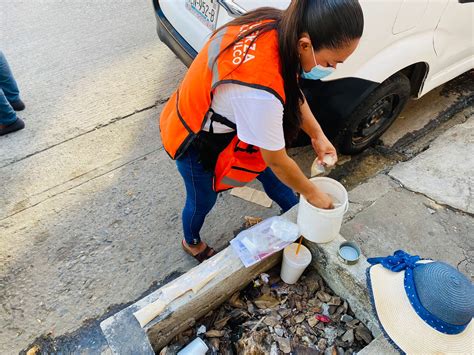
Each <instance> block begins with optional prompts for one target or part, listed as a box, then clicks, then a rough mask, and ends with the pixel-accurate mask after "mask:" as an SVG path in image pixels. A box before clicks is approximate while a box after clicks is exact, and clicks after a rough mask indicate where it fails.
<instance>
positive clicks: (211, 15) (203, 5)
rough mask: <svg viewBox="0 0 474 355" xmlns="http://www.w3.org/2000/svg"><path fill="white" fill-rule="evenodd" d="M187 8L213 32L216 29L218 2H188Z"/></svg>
mask: <svg viewBox="0 0 474 355" xmlns="http://www.w3.org/2000/svg"><path fill="white" fill-rule="evenodd" d="M186 8H187V9H188V10H189V11H190V12H191V13H192V14H193V15H194V16H196V17H197V18H198V19H199V20H200V21H201V22H202V23H203V24H204V25H205V26H207V28H209V29H210V30H211V31H214V30H215V29H216V25H217V13H218V11H219V4H218V3H217V0H186Z"/></svg>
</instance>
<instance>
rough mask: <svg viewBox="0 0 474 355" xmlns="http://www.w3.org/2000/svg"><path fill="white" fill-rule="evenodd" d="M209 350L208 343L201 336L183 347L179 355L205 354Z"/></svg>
mask: <svg viewBox="0 0 474 355" xmlns="http://www.w3.org/2000/svg"><path fill="white" fill-rule="evenodd" d="M208 350H209V348H208V347H207V345H206V343H205V342H204V341H203V340H202V339H201V338H196V339H194V340H193V341H192V342H190V343H189V344H188V345H186V347H185V348H184V349H181V350H180V351H179V352H178V354H177V355H205V354H206V352H207V351H208Z"/></svg>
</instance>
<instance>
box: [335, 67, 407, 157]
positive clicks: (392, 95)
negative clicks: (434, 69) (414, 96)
mask: <svg viewBox="0 0 474 355" xmlns="http://www.w3.org/2000/svg"><path fill="white" fill-rule="evenodd" d="M409 98H410V80H409V79H408V78H407V77H406V76H405V75H404V74H402V73H396V74H394V75H393V76H391V77H390V78H388V79H387V80H385V81H384V82H382V83H381V84H380V85H379V86H377V88H375V90H374V91H372V92H371V93H370V94H369V95H368V96H367V97H366V98H365V99H364V101H362V102H361V103H360V104H359V105H358V106H357V107H356V109H355V110H354V111H353V112H352V114H351V115H350V116H349V118H348V120H347V123H346V124H345V128H344V129H343V130H342V133H341V135H340V138H339V144H338V146H339V150H340V152H341V153H343V154H350V155H352V154H357V153H360V152H362V151H363V150H365V149H366V148H368V147H369V146H370V145H371V144H373V143H374V142H375V141H376V140H377V139H378V138H379V137H380V136H381V135H382V134H383V133H384V132H385V131H386V130H387V129H388V128H389V127H390V125H391V124H392V123H393V122H394V121H395V119H396V118H397V116H398V115H399V114H400V112H401V111H402V110H403V108H404V107H405V105H406V103H407V101H408V99H409Z"/></svg>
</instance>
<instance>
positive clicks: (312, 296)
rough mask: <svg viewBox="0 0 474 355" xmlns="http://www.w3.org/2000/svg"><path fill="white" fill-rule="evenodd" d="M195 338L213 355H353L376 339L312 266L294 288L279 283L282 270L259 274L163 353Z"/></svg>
mask: <svg viewBox="0 0 474 355" xmlns="http://www.w3.org/2000/svg"><path fill="white" fill-rule="evenodd" d="M197 336H199V337H201V338H202V340H204V342H205V343H206V344H207V345H208V347H209V349H210V354H225V355H230V354H243V355H250V354H252V355H260V354H262V355H264V354H271V355H278V354H290V353H295V354H325V355H353V354H356V353H357V352H358V351H359V350H361V349H362V348H364V347H365V346H366V345H367V344H369V343H370V342H371V341H372V339H373V337H372V334H371V333H370V331H369V330H368V329H367V328H366V327H365V326H364V325H363V324H362V323H361V322H360V321H359V320H358V319H356V318H355V315H354V313H353V312H352V311H351V310H350V308H349V306H348V304H347V302H346V301H345V300H343V299H341V298H340V297H338V296H337V295H335V294H334V292H333V291H332V290H331V289H329V287H328V286H327V285H326V284H325V282H324V281H323V279H322V278H321V277H320V276H319V275H318V274H317V273H316V271H315V270H314V269H312V268H309V269H307V270H306V272H305V275H303V276H302V277H301V279H300V281H298V282H297V283H296V284H294V285H287V284H285V283H284V282H283V281H281V279H280V276H279V268H273V269H272V270H270V271H269V272H268V273H267V274H261V275H260V276H259V277H258V278H257V279H255V280H254V281H253V282H251V283H250V284H249V285H247V286H246V287H245V288H244V289H243V290H242V291H240V292H237V293H235V294H234V295H233V296H232V297H231V298H230V299H229V300H228V301H227V302H226V303H224V304H223V305H222V306H221V307H219V308H217V309H215V310H213V311H211V312H209V313H208V314H207V315H206V316H204V317H203V318H202V319H200V320H199V321H198V322H196V324H195V325H194V326H193V327H192V328H189V329H187V330H186V331H184V332H182V333H181V334H179V335H178V336H176V337H175V338H174V339H173V340H172V342H171V343H170V344H168V346H167V347H165V348H164V349H162V351H161V352H160V355H171V354H176V353H177V352H178V351H179V350H180V349H182V348H183V347H185V346H186V345H187V344H188V343H189V342H191V341H192V340H193V339H195V338H196V337H197Z"/></svg>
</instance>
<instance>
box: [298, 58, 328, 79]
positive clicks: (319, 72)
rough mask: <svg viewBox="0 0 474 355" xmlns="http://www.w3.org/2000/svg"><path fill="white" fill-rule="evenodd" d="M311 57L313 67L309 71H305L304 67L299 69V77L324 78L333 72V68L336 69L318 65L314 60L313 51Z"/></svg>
mask: <svg viewBox="0 0 474 355" xmlns="http://www.w3.org/2000/svg"><path fill="white" fill-rule="evenodd" d="M313 59H314V64H316V65H315V66H314V67H312V68H311V70H310V71H309V72H307V73H306V72H305V71H304V69H303V70H301V77H302V78H303V79H309V80H319V79H322V78H325V77H326V76H328V75H330V74H332V73H334V70H336V69H335V68H333V67H323V66H322V65H319V64H318V63H317V62H316V57H315V56H314V51H313Z"/></svg>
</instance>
